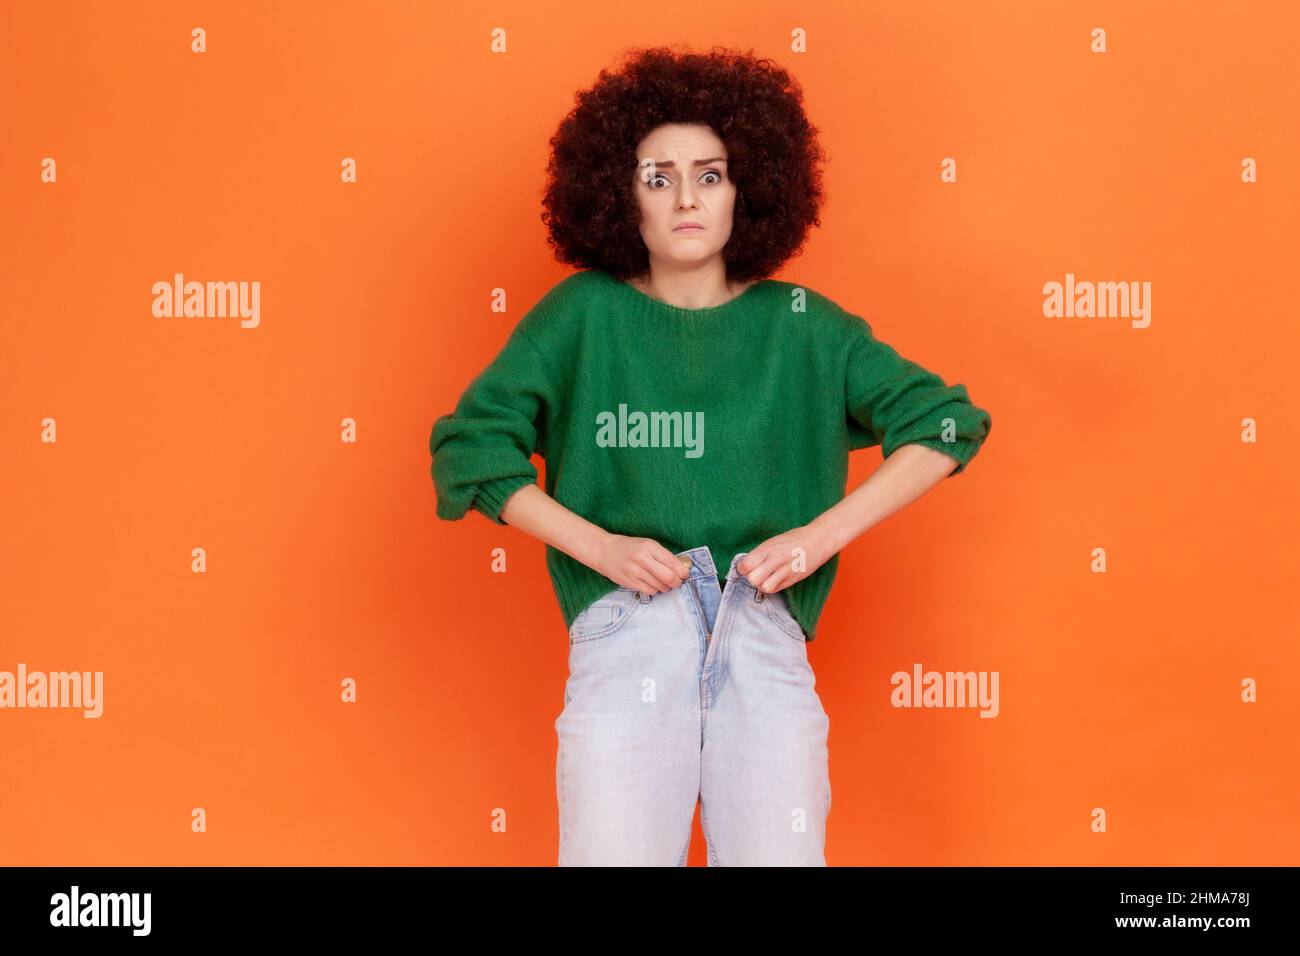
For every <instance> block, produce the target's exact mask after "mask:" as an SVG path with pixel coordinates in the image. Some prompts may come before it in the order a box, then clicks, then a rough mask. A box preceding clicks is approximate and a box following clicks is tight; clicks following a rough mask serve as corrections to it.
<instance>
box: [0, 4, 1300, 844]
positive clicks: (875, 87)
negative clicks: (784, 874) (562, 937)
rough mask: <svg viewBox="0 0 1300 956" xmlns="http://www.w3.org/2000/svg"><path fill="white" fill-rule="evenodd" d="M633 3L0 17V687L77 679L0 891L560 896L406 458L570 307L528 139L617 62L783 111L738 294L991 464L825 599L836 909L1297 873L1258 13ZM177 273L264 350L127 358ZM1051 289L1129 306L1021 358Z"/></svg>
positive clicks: (534, 724)
mask: <svg viewBox="0 0 1300 956" xmlns="http://www.w3.org/2000/svg"><path fill="white" fill-rule="evenodd" d="M649 9H652V14H650V13H648V12H647V10H648V8H646V7H645V6H644V5H641V4H629V5H625V6H619V5H610V4H607V3H601V4H595V3H589V4H579V3H557V4H537V3H522V2H521V3H498V4H492V5H490V6H487V7H483V6H478V7H475V5H469V7H464V6H463V5H462V7H455V8H449V7H445V6H443V5H441V4H434V3H423V2H421V3H415V2H411V3H382V4H372V3H346V4H344V3H329V4H317V3H305V2H296V3H289V2H284V0H279V2H275V3H238V4H234V3H220V4H207V3H175V2H149V3H140V2H137V3H131V4H128V5H116V4H92V3H66V2H64V3H49V2H46V3H39V4H37V3H5V4H4V6H3V8H0V11H2V12H0V17H2V18H3V19H2V20H0V53H2V54H3V55H0V74H2V75H3V80H4V82H3V92H2V93H0V95H3V97H4V99H3V115H2V116H0V120H2V121H3V122H2V124H0V128H3V130H4V137H5V148H4V149H3V151H2V153H0V191H2V193H0V200H2V208H3V215H4V227H5V228H4V230H3V235H4V248H3V268H4V270H5V272H6V275H5V282H4V296H3V299H4V310H5V311H4V317H3V324H2V325H0V335H2V336H3V338H2V339H0V354H2V355H3V356H4V364H5V369H4V372H5V374H4V375H3V377H2V378H0V406H2V408H3V414H2V415H0V449H2V452H0V459H3V463H4V467H3V472H2V474H3V488H2V490H3V499H2V500H0V516H2V518H3V527H4V538H5V545H6V547H4V548H3V549H2V550H0V562H2V563H0V582H3V583H2V584H0V601H2V604H0V628H2V633H0V670H10V671H13V670H16V668H17V665H18V663H19V662H23V663H25V664H26V665H27V667H28V669H29V670H45V671H49V670H92V671H93V670H102V671H104V672H105V687H104V694H105V699H104V708H105V710H104V716H103V717H102V718H100V719H98V720H87V719H84V718H83V717H82V716H81V713H80V712H79V711H67V710H15V711H10V710H2V711H0V753H2V754H3V769H2V770H0V774H2V777H0V862H3V863H5V864H22V865H31V864H38V865H39V864H48V865H56V864H57V865H64V864H68V865H108V864H122V865H137V864H397V865H406V864H471V865H476V864H487V865H496V864H529V865H543V866H549V865H552V864H553V863H554V861H555V854H556V849H557V839H558V833H557V824H556V805H555V776H554V768H555V744H556V737H555V728H554V721H555V718H556V717H557V716H558V715H559V713H560V710H561V709H562V706H563V687H564V680H565V677H566V674H567V671H566V656H567V637H566V634H565V631H564V629H563V623H562V618H561V615H560V612H559V608H558V606H557V605H556V602H555V599H554V597H553V595H552V592H551V588H550V583H549V580H548V578H547V575H546V568H545V564H544V550H543V546H542V544H541V543H540V542H538V541H536V540H535V539H532V538H529V537H528V536H526V535H524V534H523V533H521V532H519V531H517V530H515V529H512V528H501V527H495V526H493V525H492V524H491V523H490V522H488V521H487V520H486V519H484V518H483V517H482V516H481V515H478V514H471V515H470V516H469V517H468V518H467V519H466V520H464V521H461V522H457V523H451V522H442V521H439V520H438V519H437V518H436V517H435V515H434V501H435V499H434V490H433V485H432V481H431V479H430V476H429V470H428V466H429V458H428V445H427V442H428V437H429V430H430V428H431V426H432V423H433V421H434V419H435V418H436V417H437V416H438V415H440V414H443V413H444V412H447V411H450V409H451V408H452V407H453V405H454V403H455V400H456V398H457V397H458V396H459V394H460V393H461V391H462V390H463V389H464V387H465V386H466V385H467V384H468V382H469V380H470V378H471V377H472V376H473V375H474V374H475V373H476V372H477V371H478V370H479V369H481V368H482V367H483V366H484V365H485V364H486V363H487V362H488V361H489V360H490V359H491V358H492V356H493V355H495V353H496V351H497V350H498V349H499V348H500V347H501V345H502V344H503V343H504V341H505V339H506V337H507V335H508V334H509V331H510V329H511V328H512V327H513V325H514V323H515V322H517V321H518V320H519V318H520V317H521V316H522V315H523V313H524V312H525V311H526V310H527V309H528V307H529V306H531V305H532V304H533V303H534V302H535V301H536V300H537V299H538V298H539V297H540V296H541V295H542V294H543V293H544V292H545V291H546V290H547V289H548V288H550V286H551V285H553V284H554V283H555V282H557V281H558V280H559V279H561V278H562V277H563V276H565V275H567V274H568V273H569V271H570V270H569V269H568V268H566V267H563V266H561V265H559V264H557V263H555V262H554V261H553V260H552V258H551V256H550V253H549V250H548V248H547V246H546V244H545V241H544V227H543V225H542V223H541V221H540V219H539V213H540V204H539V199H540V195H541V189H542V186H543V182H544V169H545V165H546V159H547V140H548V138H549V136H550V135H551V134H552V133H553V131H554V129H555V126H556V124H557V123H558V121H559V120H560V118H561V117H562V115H563V114H564V113H565V112H566V111H567V110H568V109H569V108H570V107H571V105H572V99H573V94H574V91H575V90H577V89H579V88H582V87H585V86H588V85H589V84H590V83H591V82H592V81H593V80H594V79H595V77H596V74H597V72H598V71H599V69H600V68H601V67H602V66H607V65H610V64H611V63H613V62H614V60H615V59H616V57H617V55H618V54H619V53H620V52H621V51H622V50H623V49H624V48H626V47H631V46H641V45H651V44H659V43H685V44H689V45H691V46H692V47H694V48H695V49H707V47H708V46H710V45H712V44H715V43H716V44H720V45H726V46H732V47H741V48H750V47H752V48H753V49H754V50H755V51H756V52H758V53H759V54H761V55H768V56H772V57H774V58H776V59H778V60H779V61H780V62H782V63H783V64H785V65H786V66H788V67H790V68H791V69H792V70H793V71H794V73H795V75H796V76H797V78H798V79H799V80H800V82H801V83H802V84H803V86H804V88H805V91H806V95H807V101H806V102H807V109H808V111H809V114H810V117H811V119H812V121H813V123H814V124H815V125H817V126H818V127H819V128H820V129H821V131H822V135H823V143H824V145H825V147H826V149H827V152H828V154H829V157H830V162H829V165H828V168H827V187H828V204H827V206H826V208H825V213H824V216H823V226H822V228H821V229H819V230H814V233H813V236H812V238H811V240H810V242H809V245H808V247H807V251H806V253H805V254H804V255H803V256H802V257H800V258H798V259H795V260H793V261H792V262H791V263H790V264H789V265H788V266H787V267H786V269H785V270H784V271H783V272H782V273H780V274H779V275H778V276H777V278H781V279H785V280H787V281H792V282H798V283H801V284H804V285H807V286H809V287H811V288H814V289H816V290H818V291H820V292H822V293H824V294H826V295H829V296H830V297H831V298H833V299H835V300H836V301H838V302H839V303H840V304H841V305H843V306H844V307H845V308H847V309H849V310H850V311H852V312H855V313H857V314H860V315H862V316H864V317H866V318H868V320H869V321H871V323H872V326H873V328H874V329H875V331H876V333H877V335H879V336H880V337H881V338H883V339H884V340H886V341H888V342H890V343H891V344H892V345H894V346H895V347H896V348H898V349H899V351H900V352H902V354H904V355H905V356H907V357H909V358H912V359H914V360H916V361H918V362H920V363H921V364H923V365H925V366H927V367H929V368H932V369H934V370H936V371H938V372H939V373H940V374H941V375H943V376H944V378H945V379H946V380H947V381H948V382H949V383H952V382H961V383H964V384H966V385H967V386H968V387H969V389H970V394H971V397H972V400H973V401H975V402H976V403H977V404H979V405H981V406H982V407H985V408H987V409H989V410H990V412H991V414H992V417H993V421H994V428H993V431H992V433H991V435H990V438H989V441H988V443H987V445H986V446H985V447H984V449H983V450H982V451H981V453H980V455H979V456H978V457H977V458H976V459H975V460H974V461H973V462H972V464H971V467H970V468H969V470H968V471H967V472H965V473H963V474H962V475H960V476H958V477H957V478H956V479H955V480H951V481H947V482H943V483H941V484H940V485H939V486H938V488H936V489H935V490H934V492H933V493H932V494H930V495H927V496H926V497H924V498H923V499H922V500H920V501H918V502H917V503H915V504H914V505H913V506H912V507H910V508H907V509H905V510H904V511H903V512H900V513H899V514H897V515H895V516H893V517H891V518H890V519H888V520H886V521H885V522H883V523H882V524H880V525H878V526H877V527H876V528H873V529H871V530H869V531H868V532H867V533H866V534H864V535H862V536H861V537H860V538H858V539H857V540H856V541H854V542H853V543H852V544H851V545H850V546H849V547H848V548H847V549H846V550H845V551H844V552H843V555H842V560H841V570H840V575H839V579H838V581H837V584H836V586H835V589H834V591H833V592H832V596H831V599H830V602H829V604H828V606H827V610H826V614H825V616H824V618H823V622H822V624H821V626H820V627H819V630H818V636H817V640H816V641H815V642H814V643H813V644H812V645H810V648H809V650H810V658H811V660H812V663H813V666H814V668H815V670H816V673H817V675H818V683H817V687H818V690H819V692H820V694H821V696H822V700H823V702H824V705H825V707H826V709H827V711H828V712H829V714H830V717H831V732H830V748H831V749H830V753H831V757H830V760H831V780H832V787H833V793H834V798H833V805H832V809H831V815H830V818H829V824H828V843H827V858H828V860H829V862H830V863H831V864H832V865H845V864H994V865H1002V864H1030V865H1033V864H1084V865H1092V864H1125V865H1126V864H1173V865H1191V864H1271V865H1276V864H1290V863H1295V862H1296V856H1297V849H1300V824H1298V823H1297V820H1298V819H1300V816H1298V814H1297V811H1298V810H1300V807H1298V806H1297V802H1298V801H1297V793H1298V792H1300V775H1298V773H1297V765H1298V763H1300V762H1298V761H1297V749H1296V744H1295V739H1294V736H1293V735H1294V733H1295V730H1296V727H1297V726H1300V708H1298V707H1297V684H1298V682H1300V666H1298V665H1300V654H1298V653H1297V651H1296V631H1297V624H1298V623H1300V620H1298V617H1300V615H1298V612H1297V604H1296V598H1295V595H1296V593H1297V585H1300V570H1298V566H1300V562H1297V561H1296V559H1295V551H1294V542H1295V541H1296V540H1297V532H1300V509H1298V508H1297V507H1296V504H1295V493H1294V491H1295V487H1296V468H1297V464H1300V457H1298V456H1297V452H1296V448H1297V444H1298V442H1300V433H1298V430H1297V424H1296V412H1297V410H1298V409H1300V394H1298V391H1300V389H1298V386H1297V375H1296V372H1297V364H1296V359H1295V355H1296V352H1295V349H1296V345H1297V333H1296V321H1297V313H1296V305H1295V303H1296V293H1295V286H1294V281H1295V271H1296V238H1295V229H1296V222H1297V218H1298V216H1297V214H1298V213H1300V201H1298V195H1297V182H1300V168H1297V166H1298V163H1300V134H1298V133H1297V129H1298V127H1297V125H1296V122H1295V103H1296V102H1297V101H1300V73H1298V72H1297V71H1296V70H1295V67H1294V63H1295V59H1294V40H1295V36H1296V29H1297V26H1300V16H1297V15H1296V13H1295V7H1294V5H1293V4H1290V3H1284V2H1277V3H1251V4H1234V3H1227V2H1223V3H1199V4H1186V3H1174V2H1169V3H1154V2H1146V3H1142V4H1131V3H1119V2H1116V3H1089V4H1077V5H1064V4H1050V5H1048V4H1041V3H1035V2H1028V0H1026V2H1018V3H995V4H983V3H980V4H975V3H955V2H954V3H933V2H932V3H916V2H906V3H903V2H899V3H888V4H881V3H874V4H866V3H862V4H858V3H847V2H846V3H836V4H829V3H827V4H796V5H791V4H789V3H785V2H752V0H746V2H743V3H741V2H734V3H733V2H728V3H720V4H718V3H715V4H709V5H704V6H701V5H699V4H695V3H684V2H676V0H673V2H664V3H657V4H655V5H654V7H653V8H649ZM195 26H202V27H204V28H205V29H206V30H207V43H208V51H207V52H206V53H203V54H196V53H192V52H191V51H190V30H191V29H192V28H193V27H195ZM1097 26H1101V27H1104V28H1105V29H1106V31H1107V34H1108V44H1109V52H1107V53H1105V54H1096V53H1093V52H1090V49H1089V46H1090V40H1091V38H1090V31H1091V29H1092V28H1093V27H1097ZM494 27H503V28H505V29H506V31H507V34H508V52H507V53H505V54H493V53H492V52H490V49H489V42H490V31H491V30H492V28H494ZM796 28H803V29H805V30H806V31H807V33H808V51H807V52H806V53H794V52H792V51H791V50H790V39H789V38H790V32H791V30H793V29H796ZM47 156H49V157H53V158H54V159H55V160H56V161H57V163H58V181H57V183H56V184H48V183H43V182H41V181H40V172H41V165H40V164H41V161H42V160H43V158H44V157H47ZM946 156H951V157H954V158H955V159H956V160H957V163H958V180H957V182H956V183H952V184H945V183H941V182H940V181H939V164H940V161H941V160H942V158H943V157H946ZM1246 156H1251V157H1254V158H1255V159H1256V160H1257V161H1258V164H1259V181H1258V182H1257V183H1255V184H1246V183H1243V182H1241V178H1240V170H1241V165H1240V164H1241V160H1242V158H1243V157H1246ZM344 157H355V158H356V159H357V162H358V174H359V182H357V183H355V184H344V183H342V182H340V175H339V171H340V162H341V160H342V159H343V158H344ZM175 272H182V273H184V274H185V276H186V277H187V278H191V279H197V280H199V281H202V282H206V281H216V280H222V281H224V280H232V281H250V282H251V281H254V280H256V281H260V282H261V283H262V322H261V326H260V327H259V328H256V329H242V328H240V327H239V324H238V320H237V319H185V318H176V319H160V318H155V317H153V316H152V314H151V303H152V299H153V296H152V293H151V286H152V284H153V283H154V282H155V281H159V280H170V278H171V276H172V275H173V273H175ZM1067 272H1073V273H1074V274H1075V275H1076V277H1078V278H1079V279H1080V280H1084V279H1087V280H1094V281H1101V280H1114V281H1120V280H1123V281H1130V280H1131V281H1138V282H1141V281H1150V282H1151V283H1152V299H1151V304H1152V323H1151V326H1150V328H1147V329H1134V328H1132V327H1130V324H1129V321H1128V320H1127V319H1049V318H1045V317H1044V316H1043V314H1042V300H1043V294H1042V286H1043V284H1044V283H1045V282H1048V281H1053V280H1055V281H1063V280H1064V277H1065V273H1067ZM498 286H499V287H502V288H504V289H506V290H507V292H508V295H509V303H510V310H509V313H508V314H506V315H500V314H494V313H492V312H490V311H489V308H488V306H489V301H490V292H491V290H492V289H493V288H495V287H498ZM47 416H49V417H53V418H54V419H56V420H57V425H58V441H57V443H56V444H48V443H42V442H41V440H40V432H41V426H40V423H41V420H42V419H43V418H45V417H47ZM345 417H353V418H355V419H356V420H357V423H358V435H359V441H358V443H357V444H345V443H343V442H341V441H340V422H341V420H342V419H344V418H345ZM1246 417H1251V418H1254V419H1256V420H1257V421H1258V423H1259V424H1258V427H1259V440H1258V443H1257V444H1246V443H1243V442H1242V441H1241V438H1240V433H1241V420H1242V419H1243V418H1246ZM852 460H853V468H852V473H851V478H850V482H851V484H850V487H855V486H856V485H857V484H858V483H859V482H861V481H862V480H863V479H864V478H866V476H867V475H868V474H869V472H870V471H871V470H872V469H873V468H874V467H876V465H878V463H879V461H880V452H879V449H878V448H876V449H872V450H870V451H867V452H861V453H858V454H857V455H855V456H854V457H853V459H852ZM538 464H539V466H540V465H541V462H540V459H539V460H538ZM195 547H202V548H205V549H206V551H207V555H208V570H207V573H205V574H195V573H193V572H192V571H191V568H190V562H191V557H190V552H191V549H192V548H195ZM495 547H504V548H506V549H507V552H508V561H509V565H508V566H509V570H508V572H507V573H505V574H493V573H491V572H490V570H489V566H490V561H491V554H490V552H491V549H493V548H495ZM1096 547H1103V548H1105V549H1106V551H1107V556H1108V562H1109V570H1108V572H1107V573H1105V574H1096V573H1093V572H1092V571H1091V570H1090V564H1091V560H1092V555H1091V552H1092V549H1093V548H1096ZM915 661H920V662H921V663H922V664H923V665H924V666H925V667H926V668H927V669H931V668H933V669H937V670H996V671H999V672H1000V675H1001V714H1000V715H999V716H998V717H997V718H996V719H993V720H989V719H981V718H979V717H978V716H977V713H976V711H974V710H958V709H946V710H945V709H937V710H896V709H893V708H892V707H891V706H890V689H891V688H890V683H889V677H890V674H892V673H893V672H894V671H896V670H906V671H910V669H911V666H912V664H913V662H915ZM345 677H354V678H356V679H357V681H358V687H359V689H358V702H357V703H356V704H352V705H346V704H343V703H341V702H340V700H339V688H340V681H341V680H342V679H343V678H345ZM1246 677H1251V678H1254V679H1255V680H1257V681H1258V685H1259V695H1260V697H1259V701H1258V703H1254V704H1248V703H1243V702H1242V701H1241V699H1240V693H1241V690H1240V683H1241V681H1242V679H1243V678H1246ZM195 807H203V808H205V810H206V812H207V827H208V829H207V832H206V833H193V832H191V828H190V819H191V818H190V813H191V810H192V808H195ZM1094 807H1103V808H1105V810H1106V811H1107V815H1108V830H1107V832H1105V833H1094V832H1092V831H1091V827H1090V823H1091V820H1090V812H1091V810H1092V808H1094ZM495 808H503V809H504V810H505V812H506V819H507V827H506V831H505V832H494V831H493V828H492V820H493V816H492V814H493V811H494V809H495ZM690 860H691V863H692V865H702V864H703V862H704V845H703V840H702V836H701V833H700V831H699V824H698V820H697V822H696V831H695V838H694V839H693V841H692V846H691V852H690Z"/></svg>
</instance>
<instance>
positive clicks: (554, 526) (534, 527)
mask: <svg viewBox="0 0 1300 956" xmlns="http://www.w3.org/2000/svg"><path fill="white" fill-rule="evenodd" d="M500 517H501V520H502V521H503V522H504V523H505V524H508V525H512V526H513V527H516V528H518V529H519V530H520V531H522V532H524V533H525V534H530V535H532V536H533V537H534V538H537V539H538V540H540V541H544V542H546V543H547V544H549V545H550V546H551V547H553V548H556V549H558V550H560V551H563V552H564V553H565V554H567V555H568V556H569V557H571V558H573V559H574V560H575V561H580V562H581V563H583V564H585V565H586V566H587V567H589V568H591V569H592V570H594V571H599V572H600V573H601V574H603V575H605V577H607V578H610V579H611V580H613V581H617V582H618V584H619V585H621V586H622V587H625V588H633V589H635V590H639V591H646V592H648V593H650V594H659V593H661V592H663V591H668V590H671V589H673V588H675V587H677V586H678V585H679V584H681V583H682V581H684V580H686V577H687V576H688V575H689V573H690V569H689V568H687V567H685V566H684V565H683V564H682V562H681V561H679V560H678V558H677V556H676V555H674V554H673V553H672V552H671V551H669V550H668V549H667V548H665V547H664V546H663V545H661V544H660V543H659V542H658V541H655V540H654V539H653V538H636V537H629V536H627V535H621V534H611V533H610V532H608V531H606V530H605V529H604V528H602V527H600V526H599V525H595V524H592V523H591V522H590V521H588V520H587V519H586V518H584V517H582V516H581V515H577V514H574V513H573V512H572V511H570V510H569V509H568V508H566V507H564V505H562V504H560V503H559V502H558V501H556V500H555V499H554V498H552V497H551V496H550V495H548V494H547V493H546V492H544V491H543V490H542V489H541V488H539V487H538V486H537V485H534V484H529V485H524V486H523V487H522V488H520V489H519V490H517V491H515V492H514V493H513V494H512V495H511V496H510V497H509V498H507V499H506V503H505V505H504V506H503V507H502V509H501V515H500Z"/></svg>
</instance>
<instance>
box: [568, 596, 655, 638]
mask: <svg viewBox="0 0 1300 956" xmlns="http://www.w3.org/2000/svg"><path fill="white" fill-rule="evenodd" d="M640 606H641V599H640V594H639V592H637V591H634V590H633V589H632V588H616V589H614V590H613V591H609V592H607V593H605V594H602V595H601V596H600V597H598V598H596V600H594V601H592V602H591V603H590V604H588V605H587V606H586V607H585V608H583V609H582V611H581V612H579V614H578V616H577V617H575V618H574V619H573V623H572V624H571V625H569V644H570V645H573V644H582V643H584V642H586V641H595V640H599V639H600V638H603V637H609V636H610V635H611V634H613V633H614V632H615V631H618V630H619V629H620V628H622V627H623V625H624V624H626V623H627V622H628V619H629V618H631V617H632V615H633V614H635V613H636V611H637V608H639V607H640Z"/></svg>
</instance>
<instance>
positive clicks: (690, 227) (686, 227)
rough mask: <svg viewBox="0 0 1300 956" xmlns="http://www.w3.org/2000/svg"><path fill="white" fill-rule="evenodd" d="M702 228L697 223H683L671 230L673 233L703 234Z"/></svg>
mask: <svg viewBox="0 0 1300 956" xmlns="http://www.w3.org/2000/svg"><path fill="white" fill-rule="evenodd" d="M703 231H704V227H703V226H701V225H700V224H699V223H698V222H684V223H682V224H681V225H680V226H677V227H676V228H675V229H673V232H703Z"/></svg>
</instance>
